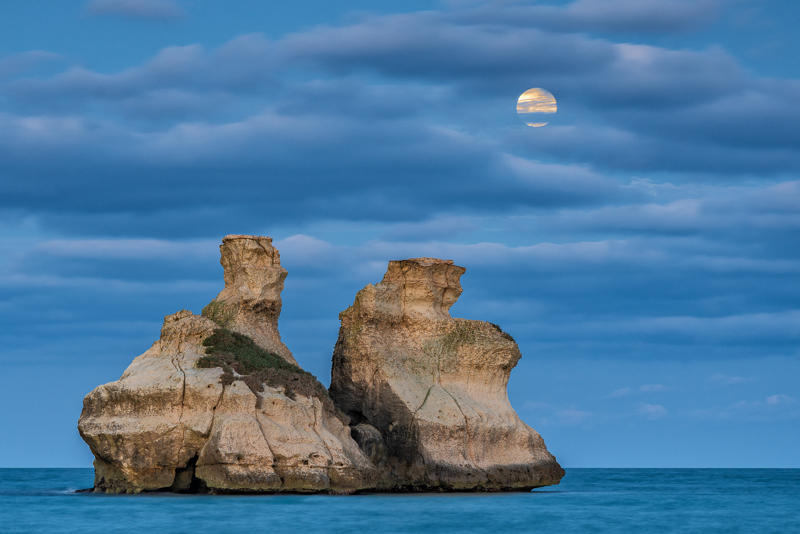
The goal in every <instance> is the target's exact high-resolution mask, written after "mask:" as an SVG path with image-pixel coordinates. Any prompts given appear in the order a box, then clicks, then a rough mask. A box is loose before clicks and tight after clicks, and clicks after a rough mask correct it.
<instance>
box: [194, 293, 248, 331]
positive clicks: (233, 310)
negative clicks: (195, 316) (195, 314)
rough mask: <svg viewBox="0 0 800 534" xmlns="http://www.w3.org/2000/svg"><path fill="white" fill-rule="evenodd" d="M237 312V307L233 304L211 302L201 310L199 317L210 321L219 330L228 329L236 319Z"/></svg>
mask: <svg viewBox="0 0 800 534" xmlns="http://www.w3.org/2000/svg"><path fill="white" fill-rule="evenodd" d="M238 311H239V310H238V307H237V306H236V305H235V304H225V303H224V302H220V301H218V300H212V301H211V302H209V303H208V304H207V305H206V307H205V308H203V311H201V312H200V315H202V316H203V317H206V318H208V319H211V320H212V321H214V322H215V323H217V325H219V326H220V328H228V327H229V326H230V325H231V323H232V322H233V320H234V319H236V314H237V313H238Z"/></svg>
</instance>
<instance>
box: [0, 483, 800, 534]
mask: <svg viewBox="0 0 800 534" xmlns="http://www.w3.org/2000/svg"><path fill="white" fill-rule="evenodd" d="M91 483H92V470H91V469H0V532H3V533H16V532H56V533H59V532H75V533H78V532H80V533H87V532H131V531H134V530H136V531H137V532H140V533H141V532H145V533H147V534H153V533H159V532H169V533H182V532H186V533H193V534H196V533H200V532H220V533H237V532H246V533H248V534H254V533H259V532H264V533H275V532H278V533H280V532H301V533H328V532H356V533H389V532H413V533H426V532H490V533H494V534H497V533H502V532H556V533H564V532H603V533H615V532H636V533H651V532H652V533H663V532H726V533H735V532H747V533H761V532H775V533H795V532H796V533H800V469H567V475H566V476H565V477H564V480H563V481H562V483H561V485H559V486H555V487H551V488H542V489H540V490H535V491H533V492H532V493H516V494H455V495H453V494H448V495H442V494H435V495H430V494H427V495H357V496H347V497H341V496H327V495H309V496H298V495H274V496H206V495H203V496H192V495H169V494H147V495H135V496H111V495H95V494H86V493H75V492H74V491H75V490H76V489H78V488H85V487H89V486H91Z"/></svg>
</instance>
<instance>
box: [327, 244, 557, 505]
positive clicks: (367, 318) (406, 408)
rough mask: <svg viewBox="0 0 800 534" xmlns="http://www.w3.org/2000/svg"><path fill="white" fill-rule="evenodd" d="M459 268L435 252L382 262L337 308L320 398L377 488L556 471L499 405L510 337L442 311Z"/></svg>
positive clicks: (520, 479) (551, 478)
mask: <svg viewBox="0 0 800 534" xmlns="http://www.w3.org/2000/svg"><path fill="white" fill-rule="evenodd" d="M464 271H465V269H464V268H463V267H459V266H457V265H454V264H453V262H452V261H450V260H441V259H436V258H415V259H408V260H402V261H391V262H389V267H388V270H387V271H386V274H385V275H384V277H383V280H382V281H381V282H380V283H378V284H376V285H372V284H370V285H368V286H366V287H365V288H364V289H362V290H361V291H359V292H358V294H357V295H356V298H355V302H354V303H353V305H352V306H350V307H349V308H347V309H346V310H345V311H343V312H342V313H341V314H340V315H339V317H340V319H341V329H340V330H339V338H338V341H337V343H336V348H335V350H334V355H333V368H332V372H331V387H330V394H331V396H332V398H333V400H334V402H335V403H336V405H337V407H339V408H340V409H341V410H342V411H344V412H345V413H346V414H347V416H349V418H350V424H351V425H352V426H353V436H354V437H355V438H356V441H358V442H359V445H360V446H361V447H362V449H363V450H365V451H366V452H367V453H368V454H369V455H370V457H371V459H372V461H373V462H374V463H375V465H376V466H377V468H378V470H379V473H380V475H379V480H378V486H379V488H381V489H383V490H389V491H404V490H405V491H430V490H440V491H465V490H485V491H486V490H488V491H492V490H523V489H528V488H534V487H538V486H545V485H550V484H557V483H558V482H559V480H560V479H561V477H562V476H563V475H564V471H563V470H562V469H561V467H560V466H559V465H558V463H557V462H556V460H555V458H554V457H553V456H552V455H551V454H550V453H549V452H548V451H547V448H546V447H545V444H544V441H543V440H542V438H541V436H540V435H539V434H538V433H537V432H536V431H535V430H533V429H532V428H530V427H529V426H528V425H526V424H525V423H523V422H522V421H521V420H520V418H519V417H518V416H517V414H516V412H515V411H514V410H513V408H512V407H511V404H510V403H509V400H508V394H507V390H506V386H507V384H508V378H509V374H510V373H511V369H512V368H513V367H514V366H515V365H516V364H517V361H518V360H519V359H520V356H521V355H520V351H519V348H518V346H517V344H516V342H515V341H514V339H513V338H512V337H511V336H510V335H508V334H506V333H505V332H503V331H502V330H501V329H500V327H498V326H497V325H494V324H492V323H487V322H484V321H472V320H466V319H454V318H452V317H450V313H449V309H450V307H451V306H452V305H453V304H454V303H455V302H456V300H457V299H458V297H459V296H460V295H461V291H462V290H461V284H460V282H459V279H460V277H461V275H462V274H463V273H464Z"/></svg>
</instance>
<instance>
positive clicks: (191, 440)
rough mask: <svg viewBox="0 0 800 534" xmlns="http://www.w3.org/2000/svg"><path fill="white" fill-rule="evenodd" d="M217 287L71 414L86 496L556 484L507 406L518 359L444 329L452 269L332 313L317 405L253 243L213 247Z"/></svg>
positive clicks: (389, 277) (481, 330)
mask: <svg viewBox="0 0 800 534" xmlns="http://www.w3.org/2000/svg"><path fill="white" fill-rule="evenodd" d="M220 252H221V263H222V267H223V269H224V275H225V288H224V289H223V290H222V291H221V292H220V293H219V295H217V297H216V298H215V299H214V300H212V301H211V302H210V303H209V304H208V305H207V306H206V307H205V308H204V309H203V311H202V314H201V315H195V314H193V313H192V312H190V311H187V310H181V311H179V312H177V313H174V314H172V315H168V316H167V317H165V319H164V324H163V326H162V328H161V336H160V338H159V339H158V340H157V341H156V342H155V343H154V344H153V345H152V346H151V347H150V349H148V350H147V351H146V352H145V353H144V354H142V355H141V356H139V357H137V358H135V359H134V360H133V362H132V363H131V364H130V366H129V367H128V369H127V370H125V372H124V373H123V375H122V377H121V378H120V379H119V380H117V381H115V382H110V383H108V384H104V385H101V386H98V387H97V388H95V389H94V390H93V391H92V392H90V393H89V394H88V395H87V396H86V397H85V399H84V401H83V412H82V413H81V416H80V419H79V421H78V429H79V431H80V434H81V436H82V437H83V439H84V440H85V441H86V443H88V444H89V447H90V449H91V451H92V453H93V454H94V456H95V461H94V466H95V482H94V490H95V491H98V492H110V493H139V492H142V491H175V492H211V493H229V492H247V493H280V492H300V493H307V492H327V493H354V492H359V491H451V490H471V491H481V490H484V491H487V490H523V489H528V488H533V487H537V486H543V485H548V484H557V483H558V481H559V480H560V478H561V476H562V475H563V471H562V470H561V468H560V467H559V465H558V464H557V463H556V461H555V459H554V458H553V456H551V455H550V453H548V452H547V449H546V448H545V446H544V442H543V441H542V438H541V437H540V436H539V434H537V433H536V432H535V431H534V430H533V429H531V428H530V427H528V426H527V425H525V424H524V423H523V422H522V421H520V419H519V417H517V414H516V413H515V412H514V410H513V409H512V408H511V405H510V404H509V401H508V396H507V394H506V385H507V383H508V377H509V373H510V371H511V369H512V368H513V367H514V365H515V364H516V363H517V360H519V358H520V353H519V349H518V348H517V345H516V343H515V342H514V340H513V339H511V337H510V336H509V335H508V334H505V333H504V332H503V331H502V330H500V328H499V327H497V326H495V325H493V324H491V323H485V322H482V321H467V320H464V319H453V318H451V317H450V314H449V311H448V310H449V308H450V306H451V305H452V304H453V303H454V302H455V301H456V299H458V296H459V295H460V294H461V286H460V284H459V277H460V276H461V274H463V272H464V269H463V268H462V267H458V266H455V265H453V262H452V261H448V260H438V259H433V258H417V259H411V260H404V261H392V262H390V263H389V270H388V271H387V273H386V275H385V276H384V279H383V281H382V282H381V283H379V284H377V285H375V286H373V285H368V286H367V287H366V288H364V289H362V290H361V291H360V292H359V293H358V294H357V295H356V299H355V302H354V304H353V305H352V306H351V307H349V308H348V309H347V310H345V311H344V312H342V313H341V314H340V318H341V322H342V325H341V329H340V332H339V338H338V341H337V342H336V346H335V349H334V354H333V368H332V373H331V374H332V383H331V390H330V392H328V390H326V388H325V387H324V386H323V385H322V384H320V382H319V381H318V380H317V379H316V378H314V377H313V376H311V375H310V374H308V373H307V372H305V371H303V370H302V369H301V368H300V367H299V366H298V365H297V362H296V360H295V359H294V357H293V356H292V353H291V352H290V351H289V349H288V348H287V347H286V345H284V343H283V341H282V340H281V336H280V334H279V332H278V318H279V316H280V312H281V304H282V303H281V292H282V290H283V283H284V280H285V278H286V269H284V268H283V267H282V266H281V264H280V254H279V253H278V250H277V249H276V248H275V247H273V246H272V240H271V239H270V238H268V237H260V236H247V235H230V236H227V237H225V238H224V239H223V240H222V245H221V246H220Z"/></svg>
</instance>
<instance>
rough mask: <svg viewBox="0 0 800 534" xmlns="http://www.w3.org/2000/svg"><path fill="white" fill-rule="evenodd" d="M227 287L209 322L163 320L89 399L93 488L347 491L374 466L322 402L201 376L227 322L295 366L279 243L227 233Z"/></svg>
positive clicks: (182, 315) (360, 484)
mask: <svg viewBox="0 0 800 534" xmlns="http://www.w3.org/2000/svg"><path fill="white" fill-rule="evenodd" d="M220 249H221V253H222V265H223V267H224V269H225V289H224V290H223V291H222V292H221V293H220V294H219V296H218V297H217V299H216V305H215V306H212V307H209V308H207V309H209V310H210V311H209V312H208V313H206V315H208V316H209V317H213V318H214V319H215V321H217V322H214V321H212V320H211V319H209V318H207V317H205V316H198V315H193V314H192V313H191V312H189V311H186V310H183V311H180V312H178V313H176V314H173V315H169V316H167V317H166V318H165V319H164V326H163V328H162V330H161V337H160V339H159V340H158V341H156V342H155V343H154V344H153V346H152V347H150V349H149V350H147V352H145V353H144V354H142V355H141V356H139V357H137V358H136V359H134V360H133V362H132V363H131V365H130V366H129V367H128V369H127V370H126V371H125V373H124V374H123V375H122V377H121V378H120V379H119V380H117V381H115V382H111V383H108V384H104V385H101V386H98V387H97V388H96V389H94V390H93V391H92V392H91V393H89V394H88V395H87V396H86V398H85V399H84V403H83V412H82V413H81V417H80V420H79V422H78V429H79V431H80V433H81V436H82V437H83V439H84V440H85V441H86V442H87V443H88V444H89V447H90V448H91V450H92V453H93V454H94V455H95V490H96V491H107V492H115V493H116V492H134V493H135V492H140V491H147V490H172V491H202V490H210V491H221V492H224V491H247V492H254V491H256V492H258V491H264V492H276V491H297V492H318V491H325V492H337V493H349V492H353V491H356V490H359V489H362V488H366V487H371V485H372V479H373V478H374V468H373V466H372V464H371V463H370V461H369V460H368V459H367V457H366V456H365V455H364V454H363V453H362V451H361V450H360V448H359V447H358V445H357V444H356V443H355V441H353V439H352V438H351V437H350V429H349V427H348V426H347V423H346V421H345V420H343V419H342V417H341V414H340V413H339V412H337V410H336V409H335V408H334V407H333V404H332V402H331V401H330V399H328V398H326V397H325V396H324V395H322V396H320V395H313V394H309V395H303V394H291V393H287V390H286V388H283V387H280V386H276V387H271V386H269V385H267V384H263V385H262V389H261V391H257V390H256V391H253V390H252V389H251V388H250V387H248V385H246V384H245V382H243V381H242V380H240V379H239V376H238V375H234V376H233V379H232V380H231V381H224V380H223V381H221V380H220V378H221V377H222V375H223V369H221V368H219V367H212V368H198V366H197V362H198V360H199V359H200V358H201V357H203V356H205V347H204V346H203V341H204V340H205V339H206V338H208V337H209V336H210V335H211V334H212V333H213V332H214V330H215V329H217V328H218V327H219V324H218V323H219V322H220V321H224V322H225V323H226V326H227V327H228V328H229V329H231V330H235V331H237V332H240V333H242V334H245V335H247V336H250V337H251V338H252V339H253V340H254V341H255V343H256V344H257V345H259V346H260V347H262V348H263V349H266V350H267V351H270V352H273V353H275V354H277V355H279V356H281V357H283V358H285V359H286V360H287V361H289V362H291V363H295V360H294V358H293V357H292V355H291V353H290V352H289V350H288V349H287V348H286V346H285V345H284V344H283V343H282V342H281V340H280V335H279V334H278V328H277V324H278V315H279V314H280V309H281V299H280V293H281V290H282V289H283V281H284V279H285V277H286V270H285V269H284V268H283V267H281V265H280V256H279V254H278V251H277V250H276V249H275V248H273V247H272V244H271V240H270V239H269V238H266V237H256V236H228V237H226V238H225V239H223V243H222V246H221V247H220Z"/></svg>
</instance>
